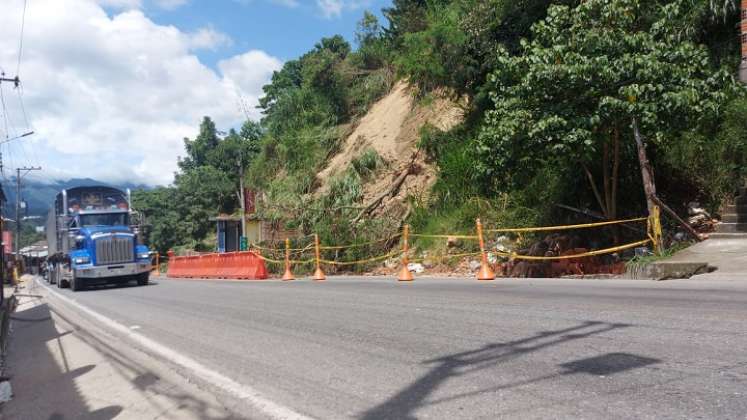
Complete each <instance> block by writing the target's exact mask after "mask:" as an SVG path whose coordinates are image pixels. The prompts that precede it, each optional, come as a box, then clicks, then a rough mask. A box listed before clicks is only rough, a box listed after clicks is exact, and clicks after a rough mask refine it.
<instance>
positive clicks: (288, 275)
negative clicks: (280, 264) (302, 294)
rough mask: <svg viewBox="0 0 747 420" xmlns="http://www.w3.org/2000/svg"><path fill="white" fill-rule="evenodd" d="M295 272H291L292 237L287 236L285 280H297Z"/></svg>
mask: <svg viewBox="0 0 747 420" xmlns="http://www.w3.org/2000/svg"><path fill="white" fill-rule="evenodd" d="M295 279H296V278H295V277H293V273H292V272H291V263H290V239H288V238H285V273H284V274H283V281H291V280H295Z"/></svg>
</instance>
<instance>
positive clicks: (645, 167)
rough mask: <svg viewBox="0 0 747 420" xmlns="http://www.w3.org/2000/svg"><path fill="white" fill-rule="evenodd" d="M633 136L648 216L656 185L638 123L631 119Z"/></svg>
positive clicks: (652, 209) (651, 207) (653, 204)
mask: <svg viewBox="0 0 747 420" xmlns="http://www.w3.org/2000/svg"><path fill="white" fill-rule="evenodd" d="M633 136H634V137H635V144H636V146H637V147H638V162H639V163H640V164H641V180H642V181H643V191H644V192H645V193H646V205H647V206H648V214H653V213H654V206H656V203H655V202H654V196H656V184H654V174H653V171H652V170H651V163H650V162H649V161H648V156H647V154H646V145H645V144H644V143H643V136H641V131H640V130H639V129H638V121H637V120H636V118H635V117H633Z"/></svg>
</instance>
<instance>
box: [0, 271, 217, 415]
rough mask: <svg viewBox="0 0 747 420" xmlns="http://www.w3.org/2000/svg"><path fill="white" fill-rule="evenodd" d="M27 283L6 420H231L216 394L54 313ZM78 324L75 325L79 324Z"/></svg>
mask: <svg viewBox="0 0 747 420" xmlns="http://www.w3.org/2000/svg"><path fill="white" fill-rule="evenodd" d="M45 293H46V291H45V290H44V289H43V288H41V287H35V285H34V283H33V282H27V283H25V284H23V285H22V286H21V288H20V289H19V290H18V292H17V293H16V296H18V299H19V301H18V308H17V310H16V312H15V314H14V315H13V317H12V327H11V330H12V331H11V334H10V345H9V350H8V357H7V366H8V369H7V371H6V372H5V373H4V375H5V376H7V377H10V382H11V385H12V389H13V399H12V400H11V401H9V402H8V403H6V404H5V405H3V406H2V407H0V417H2V418H8V419H15V418H18V419H21V418H22V419H55V420H57V419H113V418H117V419H219V418H221V419H222V418H230V417H231V415H230V413H229V412H228V411H227V410H226V409H225V408H224V407H223V406H222V405H221V404H220V403H219V402H218V401H217V400H216V399H215V398H214V397H213V396H212V395H210V394H208V393H207V392H204V391H202V390H200V389H197V387H196V386H194V385H192V384H189V383H187V381H186V380H184V379H183V378H182V377H181V376H178V375H177V374H175V373H174V372H172V371H170V370H168V369H167V368H165V367H164V366H162V365H161V364H160V363H158V361H156V360H153V359H152V358H151V357H150V356H148V355H146V354H144V353H141V352H139V351H136V350H132V349H131V347H130V346H129V345H128V344H127V343H121V344H120V343H119V342H118V341H117V339H116V338H114V337H107V333H106V332H105V331H103V330H98V328H97V327H96V326H93V325H91V326H89V325H86V323H87V322H81V321H78V319H79V317H76V316H75V313H70V312H69V311H70V310H69V309H67V308H63V307H59V308H58V306H60V305H54V306H49V305H48V303H47V300H46V298H45V296H44V295H45ZM73 320H75V321H73Z"/></svg>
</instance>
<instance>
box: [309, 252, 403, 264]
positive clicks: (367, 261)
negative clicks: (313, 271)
mask: <svg viewBox="0 0 747 420" xmlns="http://www.w3.org/2000/svg"><path fill="white" fill-rule="evenodd" d="M399 254H401V251H397V252H390V253H389V254H386V255H381V256H379V257H373V258H368V259H366V260H358V261H344V262H338V261H330V260H319V262H321V263H323V264H328V265H356V264H365V263H369V262H375V261H382V260H385V259H387V258H392V257H394V256H397V255H399ZM312 261H313V260H312Z"/></svg>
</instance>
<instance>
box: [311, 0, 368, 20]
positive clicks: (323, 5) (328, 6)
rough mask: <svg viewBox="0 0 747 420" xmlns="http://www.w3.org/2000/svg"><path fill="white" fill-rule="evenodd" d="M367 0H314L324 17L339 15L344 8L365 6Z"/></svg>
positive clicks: (350, 8)
mask: <svg viewBox="0 0 747 420" xmlns="http://www.w3.org/2000/svg"><path fill="white" fill-rule="evenodd" d="M369 3H370V1H369V0H316V4H317V6H318V7H319V9H320V10H321V12H322V15H323V16H324V17H326V18H328V19H329V18H334V17H340V16H341V15H342V12H343V11H344V10H356V9H360V8H363V7H366V6H367V5H368V4H369Z"/></svg>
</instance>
